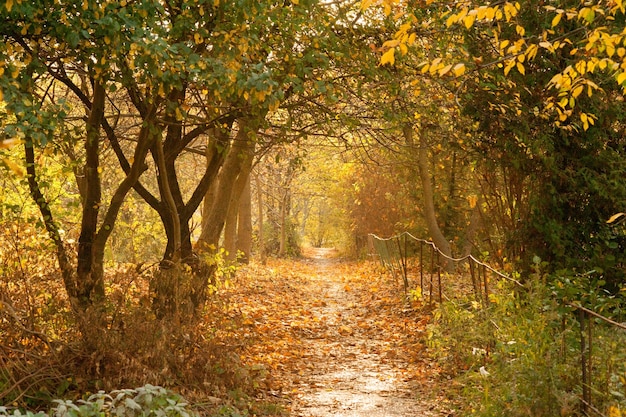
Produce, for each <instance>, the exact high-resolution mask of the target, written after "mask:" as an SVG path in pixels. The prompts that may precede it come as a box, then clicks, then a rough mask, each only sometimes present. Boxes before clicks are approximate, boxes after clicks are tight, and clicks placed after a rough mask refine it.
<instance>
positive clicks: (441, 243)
mask: <svg viewBox="0 0 626 417" xmlns="http://www.w3.org/2000/svg"><path fill="white" fill-rule="evenodd" d="M427 132H428V130H427V129H424V130H423V131H422V132H421V134H420V142H419V148H418V158H417V165H418V170H419V177H420V182H421V185H422V196H423V212H424V219H425V220H426V227H427V228H428V233H429V234H430V237H431V239H432V240H433V243H434V244H435V245H436V246H437V247H438V248H439V250H440V251H441V253H442V254H443V255H444V256H446V257H448V258H451V257H452V249H451V248H450V242H448V240H447V239H446V238H445V236H444V235H443V233H442V232H441V229H440V228H439V224H438V222H437V213H436V210H435V203H434V193H433V186H432V182H431V181H432V180H431V178H430V169H429V161H428V149H429V145H428V140H427ZM403 133H404V137H405V140H406V141H407V143H413V127H412V126H411V125H408V124H407V125H405V126H404V128H403ZM444 262H445V270H446V271H448V272H453V271H454V262H453V261H451V260H450V259H446V260H445V261H444Z"/></svg>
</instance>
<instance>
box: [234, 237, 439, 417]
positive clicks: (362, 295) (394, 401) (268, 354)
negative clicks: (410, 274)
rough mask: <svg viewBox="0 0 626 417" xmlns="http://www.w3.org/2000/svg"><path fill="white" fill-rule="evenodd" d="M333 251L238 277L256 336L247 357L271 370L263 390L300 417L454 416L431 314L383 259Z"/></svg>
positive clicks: (245, 310) (267, 371) (245, 313)
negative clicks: (429, 345) (432, 349)
mask: <svg viewBox="0 0 626 417" xmlns="http://www.w3.org/2000/svg"><path fill="white" fill-rule="evenodd" d="M335 255H336V253H335V252H334V251H333V250H329V249H320V250H313V249H311V250H308V251H306V252H305V257H304V258H302V259H298V260H290V261H278V260H270V261H269V263H268V265H266V266H263V267H261V266H260V265H257V266H250V267H248V268H249V269H247V270H244V271H242V272H243V273H242V274H240V275H239V276H240V277H243V278H239V279H245V280H246V281H247V282H246V285H245V287H246V288H247V290H246V291H244V292H243V293H241V292H239V296H238V297H239V299H238V300H236V302H237V305H238V308H239V309H240V311H241V314H243V316H244V318H245V321H244V323H245V324H246V325H248V326H250V328H251V329H250V330H251V332H252V333H254V334H255V336H254V339H255V340H254V342H253V343H251V344H250V345H249V346H248V348H247V349H246V350H245V353H244V357H243V358H242V359H243V360H244V362H245V363H248V364H252V366H253V367H256V369H259V370H261V372H263V373H264V375H263V377H264V378H263V382H262V384H263V386H261V387H260V388H261V389H262V391H264V392H265V393H266V395H268V396H269V397H272V396H273V397H275V400H276V401H278V402H282V404H283V409H284V410H285V411H286V412H288V414H289V415H290V416H292V417H330V416H345V417H348V416H350V417H360V416H369V417H386V416H389V417H394V416H398V417H404V416H406V417H409V416H411V417H413V416H416V417H417V416H424V417H429V416H446V415H450V414H451V410H450V404H449V402H448V401H447V400H446V399H445V397H443V396H442V395H441V393H442V392H443V389H442V384H441V382H440V381H441V379H442V378H441V376H440V373H439V370H438V368H437V366H436V365H435V364H434V362H433V361H431V360H429V358H428V355H427V354H426V348H425V339H426V334H425V333H426V325H427V323H428V321H429V314H427V313H426V312H423V311H422V309H421V308H420V306H419V305H417V304H407V302H406V301H405V297H404V294H403V290H402V285H401V284H400V283H398V282H394V280H393V279H392V278H390V277H389V276H388V275H387V274H383V273H382V271H381V270H380V268H379V266H378V264H376V263H371V262H370V263H363V262H359V263H357V262H350V261H346V260H342V259H337V258H335V257H334V256H335ZM239 284H242V283H241V282H240V283H239ZM236 286H237V287H239V285H236ZM240 290H241V287H240ZM233 301H235V300H233Z"/></svg>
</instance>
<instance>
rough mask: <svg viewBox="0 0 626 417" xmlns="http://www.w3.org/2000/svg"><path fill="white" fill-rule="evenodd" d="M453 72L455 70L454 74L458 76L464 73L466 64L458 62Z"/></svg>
mask: <svg viewBox="0 0 626 417" xmlns="http://www.w3.org/2000/svg"><path fill="white" fill-rule="evenodd" d="M452 72H454V75H456V76H457V77H459V76H461V75H463V74H464V73H465V64H456V65H455V66H454V68H453V69H452Z"/></svg>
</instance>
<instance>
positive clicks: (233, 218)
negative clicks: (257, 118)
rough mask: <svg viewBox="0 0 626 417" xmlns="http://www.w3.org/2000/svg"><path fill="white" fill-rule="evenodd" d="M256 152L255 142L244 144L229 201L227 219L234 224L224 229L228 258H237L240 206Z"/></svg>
mask: <svg viewBox="0 0 626 417" xmlns="http://www.w3.org/2000/svg"><path fill="white" fill-rule="evenodd" d="M253 154H254V143H248V144H247V145H244V146H243V149H242V151H241V154H240V158H241V159H242V161H241V166H240V168H239V175H237V179H236V180H235V183H234V184H233V189H232V191H231V196H230V201H229V203H228V214H227V219H228V221H229V222H232V225H231V226H230V227H229V228H227V229H226V230H224V248H225V249H226V250H227V251H228V258H229V259H230V260H232V261H234V260H236V258H237V229H238V218H239V207H240V201H241V196H242V195H243V192H244V190H245V188H246V184H248V182H249V179H250V171H251V170H252V158H253Z"/></svg>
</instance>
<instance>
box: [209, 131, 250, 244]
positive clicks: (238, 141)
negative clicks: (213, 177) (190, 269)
mask: <svg viewBox="0 0 626 417" xmlns="http://www.w3.org/2000/svg"><path fill="white" fill-rule="evenodd" d="M238 122H239V131H238V133H237V137H236V138H235V139H234V141H233V144H232V145H231V148H230V150H229V152H228V154H227V155H226V160H225V161H224V165H223V166H222V169H221V172H220V175H219V184H218V185H217V188H216V189H215V193H214V195H213V201H212V202H206V203H205V209H206V208H207V206H209V205H210V209H209V210H208V211H205V213H203V215H204V216H206V218H205V219H203V222H202V232H201V233H200V237H199V238H198V246H199V247H200V248H204V249H205V250H206V248H217V247H218V245H219V239H220V236H221V234H222V231H223V228H224V223H225V221H226V217H227V214H228V209H229V207H230V206H231V204H232V201H231V200H232V199H233V197H236V198H235V202H237V201H236V200H238V197H239V195H237V196H235V195H234V194H235V193H233V191H234V189H235V182H236V180H237V178H238V176H239V174H240V173H241V172H242V170H243V169H244V168H245V166H246V164H248V162H247V159H248V156H247V155H249V152H250V148H252V149H253V148H254V143H253V142H252V141H251V139H250V137H249V128H250V122H249V121H248V120H244V119H240V120H238ZM249 163H250V164H251V161H250V162H249ZM242 189H243V186H242Z"/></svg>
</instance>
